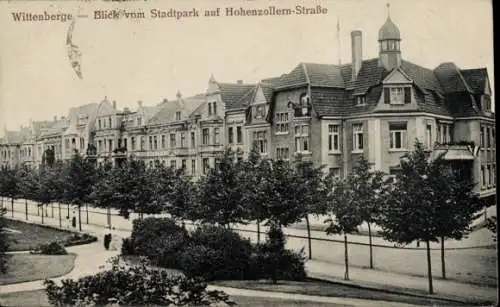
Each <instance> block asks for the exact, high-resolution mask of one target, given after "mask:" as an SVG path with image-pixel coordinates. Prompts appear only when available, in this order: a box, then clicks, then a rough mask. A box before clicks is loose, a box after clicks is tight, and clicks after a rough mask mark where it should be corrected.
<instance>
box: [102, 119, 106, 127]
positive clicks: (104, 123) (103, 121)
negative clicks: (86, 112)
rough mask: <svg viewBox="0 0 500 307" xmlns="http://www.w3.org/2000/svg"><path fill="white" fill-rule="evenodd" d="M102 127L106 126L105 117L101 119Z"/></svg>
mask: <svg viewBox="0 0 500 307" xmlns="http://www.w3.org/2000/svg"><path fill="white" fill-rule="evenodd" d="M102 127H103V128H106V119H103V120H102Z"/></svg>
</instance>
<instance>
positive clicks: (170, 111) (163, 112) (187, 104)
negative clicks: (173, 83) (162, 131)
mask: <svg viewBox="0 0 500 307" xmlns="http://www.w3.org/2000/svg"><path fill="white" fill-rule="evenodd" d="M204 102H205V94H197V95H194V96H191V97H186V98H180V99H177V100H172V101H168V102H165V103H162V104H161V106H160V109H159V110H158V112H156V114H155V115H154V116H153V117H152V118H151V119H150V120H149V124H151V125H160V124H168V123H171V122H172V120H173V118H174V115H175V112H178V111H181V120H184V119H186V118H188V117H189V116H190V115H191V114H192V113H193V112H194V111H195V110H196V109H197V108H198V107H199V106H200V105H202V104H203V103H204Z"/></svg>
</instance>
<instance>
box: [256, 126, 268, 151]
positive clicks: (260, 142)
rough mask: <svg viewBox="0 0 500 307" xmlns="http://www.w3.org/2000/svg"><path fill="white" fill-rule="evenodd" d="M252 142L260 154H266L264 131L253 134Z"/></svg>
mask: <svg viewBox="0 0 500 307" xmlns="http://www.w3.org/2000/svg"><path fill="white" fill-rule="evenodd" d="M253 141H254V143H255V144H256V146H257V148H258V150H259V152H260V153H261V154H265V153H267V136H266V132H265V131H256V132H254V133H253Z"/></svg>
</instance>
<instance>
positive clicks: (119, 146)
mask: <svg viewBox="0 0 500 307" xmlns="http://www.w3.org/2000/svg"><path fill="white" fill-rule="evenodd" d="M121 147H122V140H121V139H118V148H121Z"/></svg>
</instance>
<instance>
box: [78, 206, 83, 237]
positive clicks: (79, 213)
mask: <svg viewBox="0 0 500 307" xmlns="http://www.w3.org/2000/svg"><path fill="white" fill-rule="evenodd" d="M78 228H79V229H80V231H82V207H81V206H78Z"/></svg>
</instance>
